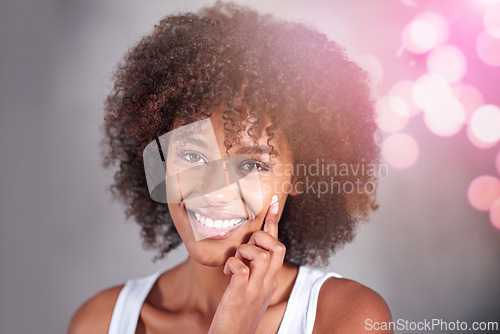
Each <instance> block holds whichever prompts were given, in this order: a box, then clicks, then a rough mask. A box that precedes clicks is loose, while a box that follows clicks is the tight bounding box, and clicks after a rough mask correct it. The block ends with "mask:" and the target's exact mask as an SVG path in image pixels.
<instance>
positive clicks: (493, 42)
mask: <svg viewBox="0 0 500 334" xmlns="http://www.w3.org/2000/svg"><path fill="white" fill-rule="evenodd" d="M476 51H477V55H478V56H479V58H480V59H481V60H482V61H483V62H484V63H485V64H486V65H490V66H500V38H494V37H492V36H491V35H490V34H488V33H487V32H486V31H483V32H481V33H480V34H479V36H478V37H477V40H476Z"/></svg>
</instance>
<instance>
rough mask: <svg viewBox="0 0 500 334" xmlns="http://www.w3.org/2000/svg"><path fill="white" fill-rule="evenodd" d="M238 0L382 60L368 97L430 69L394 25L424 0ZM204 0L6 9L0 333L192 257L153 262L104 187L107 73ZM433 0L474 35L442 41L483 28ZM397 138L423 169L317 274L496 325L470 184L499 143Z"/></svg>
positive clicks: (496, 276) (472, 5)
mask: <svg viewBox="0 0 500 334" xmlns="http://www.w3.org/2000/svg"><path fill="white" fill-rule="evenodd" d="M238 2H240V3H252V4H253V6H254V7H257V8H259V9H262V10H264V11H273V12H276V13H278V14H279V15H280V16H282V17H286V18H293V19H299V20H301V21H302V22H306V23H313V24H315V25H316V26H318V27H319V28H320V30H323V31H325V32H326V33H328V34H329V35H330V36H331V37H332V38H334V39H336V40H338V41H340V42H341V43H342V44H344V45H345V46H346V47H347V49H348V50H349V52H350V54H352V55H356V54H361V53H372V54H374V55H376V56H377V57H379V59H381V61H382V63H383V65H384V70H385V73H384V74H385V76H384V80H383V82H382V84H381V85H380V86H379V87H378V92H377V94H381V93H383V92H384V91H386V90H387V89H388V88H389V87H390V85H391V84H393V83H394V82H395V81H396V80H400V79H404V78H409V79H412V78H415V77H416V76H418V75H419V73H422V72H423V68H422V66H421V65H418V64H420V63H419V61H420V62H421V60H419V59H418V58H417V59H416V61H417V66H413V67H410V66H408V59H405V58H404V57H403V59H401V58H399V59H396V57H395V54H396V51H397V49H398V47H399V44H400V34H401V30H402V28H403V27H404V25H405V24H406V23H408V22H409V21H410V20H411V18H412V17H414V16H415V15H416V14H417V13H418V12H419V11H421V10H422V9H423V8H425V7H426V6H430V8H431V9H432V2H430V1H422V2H421V5H420V7H417V8H416V9H415V8H411V7H407V6H405V5H403V4H402V2H400V1H349V2H347V1H345V2H340V1H299V0H293V1H284V0H281V1H272V2H269V1H267V2H266V1H250V0H248V1H238ZM206 3H209V2H207V1H169V2H167V1H159V0H156V1H153V0H150V1H140V2H139V1H129V0H127V1H124V0H87V1H84V0H80V1H78V0H67V1H50V0H44V1H27V0H16V1H14V0H7V1H6V0H3V1H2V2H1V8H0V41H1V45H0V52H1V54H0V55H1V57H0V111H1V113H0V117H1V118H0V163H1V173H0V333H9V334H14V333H22V334H25V333H62V332H64V331H65V330H66V327H67V324H68V322H69V319H70V318H71V315H72V314H73V313H74V311H75V310H76V309H77V307H78V306H79V305H80V304H81V303H82V302H83V301H85V300H86V299H87V298H89V297H90V296H91V295H93V294H94V293H96V292H97V291H99V290H101V289H103V288H106V287H108V286H111V285H115V284H118V283H121V282H124V281H125V280H126V279H128V278H130V277H137V276H145V275H147V274H149V273H151V272H153V271H156V270H158V269H160V268H164V267H170V266H173V265H174V264H176V263H178V262H180V261H181V260H183V259H184V258H185V256H186V252H185V249H184V248H183V247H182V246H181V247H180V249H179V250H177V251H175V252H173V253H171V254H169V256H168V257H167V259H165V260H162V261H159V262H157V263H152V262H151V259H152V257H153V254H152V253H150V252H146V251H144V250H142V249H141V242H140V239H139V236H138V235H139V233H138V232H139V229H138V228H137V227H136V225H135V223H134V222H132V221H128V222H127V221H125V219H124V215H123V207H122V206H121V205H120V204H119V203H115V202H112V201H111V199H110V194H109V193H108V192H107V190H106V187H107V186H108V185H109V184H110V182H111V177H112V173H111V172H110V171H104V170H103V169H102V168H101V167H100V163H101V160H100V149H99V140H100V138H101V132H100V125H101V123H102V115H103V112H102V101H103V99H104V97H105V95H106V93H107V91H109V88H110V86H111V81H110V75H111V73H112V70H113V68H114V66H115V65H116V64H117V62H118V61H119V59H120V58H121V57H122V56H123V54H124V53H125V52H126V50H127V49H128V48H129V47H131V46H132V45H133V44H134V43H135V42H137V41H138V39H139V38H140V37H141V36H142V35H144V34H145V33H148V32H150V31H151V29H152V27H153V25H154V23H156V22H157V21H158V20H159V19H160V18H161V17H163V16H165V15H167V14H169V13H173V12H178V11H185V10H192V9H196V8H199V7H200V6H201V5H203V4H206ZM439 3H440V4H439V6H438V7H439V8H441V10H443V8H444V10H448V11H449V12H450V13H451V14H452V15H455V16H456V15H469V16H470V27H465V28H463V27H462V28H461V27H456V30H454V31H455V35H452V36H451V38H458V37H460V36H458V37H457V35H456V34H457V31H458V34H460V33H462V34H464V35H467V34H468V33H469V34H470V33H472V32H470V30H472V31H476V33H477V32H478V31H479V30H478V29H479V28H477V26H478V25H477V24H478V22H480V19H481V10H484V8H483V9H481V8H480V6H481V5H479V4H477V3H476V2H474V1H462V2H461V1H456V2H453V4H451V3H450V2H449V1H440V2H439ZM445 6H449V8H448V9H446V7H445ZM455 12H457V13H458V14H456V13H455ZM469 16H467V17H469ZM460 29H462V30H460ZM474 29H476V30H474ZM457 41H458V39H457ZM457 43H459V42H457ZM472 61H473V60H471V62H472ZM476 65H477V66H476V67H474V71H471V70H469V73H468V74H467V76H466V77H465V79H464V82H469V83H473V84H475V85H476V86H478V87H480V89H481V91H482V92H483V94H484V96H485V100H486V102H488V103H496V104H497V105H498V104H500V101H499V97H498V95H499V94H498V84H500V79H499V78H500V75H499V71H498V69H494V68H488V67H485V66H482V65H481V64H476ZM406 132H408V133H411V134H412V135H413V136H414V137H415V138H417V140H418V142H419V144H420V149H421V156H420V158H419V160H418V162H417V164H416V165H415V166H413V167H412V168H410V169H408V170H404V171H398V170H393V169H391V170H390V173H389V176H388V177H386V178H385V179H383V180H382V182H381V186H380V196H379V199H380V205H381V207H380V210H379V211H378V213H377V214H376V215H375V216H374V218H373V219H372V221H371V222H370V223H368V224H366V225H363V226H362V228H361V230H360V232H359V234H358V236H357V238H356V239H355V241H354V243H352V244H350V245H348V246H346V247H345V249H344V250H342V251H341V252H339V253H338V254H337V255H336V256H335V258H334V259H333V260H332V261H331V265H330V266H329V267H328V268H327V269H326V270H333V271H337V272H339V273H341V274H343V275H344V276H346V277H350V278H353V279H356V280H359V281H360V282H362V283H364V284H366V285H368V286H370V287H372V288H374V289H375V290H377V291H378V292H379V293H380V294H382V295H383V296H384V298H385V299H386V300H387V302H388V303H389V306H390V307H391V309H392V312H393V317H394V319H399V318H402V319H407V320H411V321H423V320H424V319H432V318H443V319H444V320H446V321H456V320H461V321H468V322H472V321H479V320H490V321H491V320H496V321H500V233H499V231H497V230H495V229H494V228H493V227H492V226H491V224H490V223H489V221H488V216H487V213H484V212H478V211H476V210H474V209H472V208H471V207H470V205H469V204H468V202H467V198H466V192H467V186H468V184H469V182H470V181H471V180H472V179H473V178H474V177H476V176H478V175H480V174H493V175H496V171H495V168H494V163H493V159H494V155H495V154H496V152H497V151H498V148H499V147H498V145H497V146H496V147H495V148H491V149H488V150H480V149H476V148H474V147H473V146H472V145H471V144H470V143H469V142H468V140H467V138H466V135H465V131H464V130H462V131H461V132H460V133H459V134H457V135H456V136H454V137H452V138H447V139H445V138H439V137H436V136H434V135H432V134H431V133H429V131H427V130H426V129H425V127H424V126H423V122H422V119H421V117H417V118H415V119H413V120H412V121H411V124H410V126H409V128H408V129H407V130H406Z"/></svg>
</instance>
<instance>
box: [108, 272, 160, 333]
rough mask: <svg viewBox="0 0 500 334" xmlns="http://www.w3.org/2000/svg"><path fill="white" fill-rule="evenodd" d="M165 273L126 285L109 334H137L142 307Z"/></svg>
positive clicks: (131, 280) (120, 295)
mask: <svg viewBox="0 0 500 334" xmlns="http://www.w3.org/2000/svg"><path fill="white" fill-rule="evenodd" d="M164 271H165V270H161V271H158V272H156V273H154V274H152V275H150V276H147V277H144V278H138V279H129V280H128V281H127V282H126V283H125V285H124V286H123V288H122V290H121V291H120V294H119V295H118V299H117V300H116V303H115V308H114V310H113V315H112V316H111V323H110V325H109V330H108V334H135V332H136V329H137V322H138V321H139V315H140V313H141V308H142V305H143V304H144V301H145V300H146V297H147V296H148V295H149V292H150V291H151V289H152V288H153V285H154V284H155V282H156V281H157V280H158V277H160V275H161V274H162V273H163V272H164Z"/></svg>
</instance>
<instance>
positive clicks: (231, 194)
mask: <svg viewBox="0 0 500 334" xmlns="http://www.w3.org/2000/svg"><path fill="white" fill-rule="evenodd" d="M202 198H203V200H204V201H205V203H207V204H208V205H209V206H213V207H217V206H224V205H227V204H229V203H232V202H234V201H240V200H241V196H240V193H239V190H238V186H237V185H236V183H233V184H230V185H228V186H226V187H223V188H220V189H217V190H215V191H212V192H210V193H205V194H203V195H202Z"/></svg>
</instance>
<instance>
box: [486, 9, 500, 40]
mask: <svg viewBox="0 0 500 334" xmlns="http://www.w3.org/2000/svg"><path fill="white" fill-rule="evenodd" d="M483 24H484V30H486V32H487V33H488V34H490V35H491V36H492V37H495V38H500V6H498V7H493V8H490V9H488V10H487V11H486V13H484V17H483Z"/></svg>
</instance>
